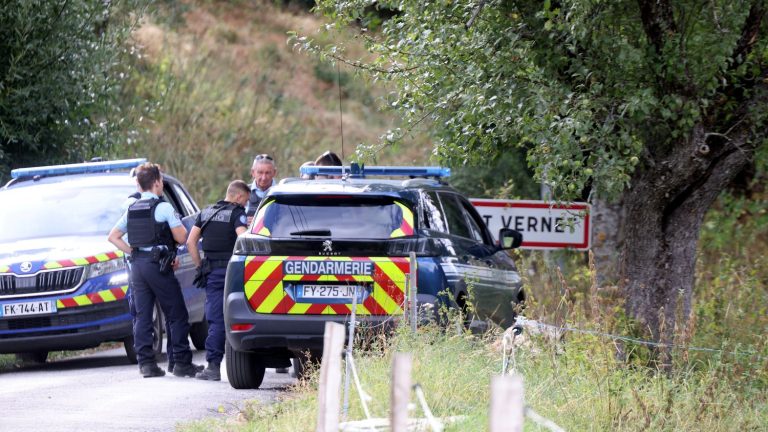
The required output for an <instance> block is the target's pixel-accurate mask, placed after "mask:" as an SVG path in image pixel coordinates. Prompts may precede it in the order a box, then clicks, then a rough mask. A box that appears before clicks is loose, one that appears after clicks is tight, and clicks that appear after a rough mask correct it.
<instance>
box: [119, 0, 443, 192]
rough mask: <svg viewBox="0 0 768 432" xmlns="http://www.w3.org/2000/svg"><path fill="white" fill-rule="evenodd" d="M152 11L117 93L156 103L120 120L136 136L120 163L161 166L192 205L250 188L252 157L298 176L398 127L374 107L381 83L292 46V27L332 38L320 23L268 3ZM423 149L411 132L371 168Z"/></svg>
mask: <svg viewBox="0 0 768 432" xmlns="http://www.w3.org/2000/svg"><path fill="white" fill-rule="evenodd" d="M169 4H170V5H174V4H176V3H175V2H169ZM154 10H155V13H154V15H152V16H149V17H148V19H147V21H146V22H145V23H144V25H143V26H142V27H141V28H140V29H139V30H138V31H137V32H136V35H135V37H136V40H137V44H138V46H139V47H140V48H141V52H142V53H143V54H142V56H141V59H140V61H139V62H138V64H137V67H136V68H134V70H133V75H132V76H131V77H130V79H129V80H128V83H127V85H126V89H125V92H124V97H125V98H127V99H130V98H137V99H142V100H149V101H152V102H153V103H152V105H151V109H150V110H148V111H146V112H136V113H131V114H132V116H128V117H131V118H132V121H134V122H135V123H136V124H139V125H141V128H140V130H141V131H142V134H141V135H140V136H138V137H136V139H135V140H134V141H133V143H132V145H131V146H128V147H126V148H123V149H121V150H120V156H131V157H133V156H143V157H147V158H149V159H151V160H153V161H155V162H159V163H161V164H162V165H163V166H164V168H165V169H166V171H168V172H170V173H172V174H173V175H175V176H177V177H178V178H179V179H180V180H182V182H184V183H185V185H186V186H187V187H188V189H190V191H191V192H192V194H193V195H194V198H196V200H198V201H200V203H201V204H205V203H208V202H211V201H214V200H216V199H220V198H221V196H222V195H223V193H224V189H225V187H226V185H227V183H228V182H229V181H231V180H233V179H235V178H241V179H244V180H246V181H249V180H250V174H249V170H250V165H251V161H252V160H253V157H254V156H255V155H257V154H260V153H269V154H271V155H272V156H274V157H275V158H276V160H277V165H278V178H283V177H292V176H297V175H298V167H299V166H300V165H301V164H302V163H303V162H305V161H308V160H314V159H315V158H316V157H317V156H319V155H320V154H322V153H323V152H324V151H326V150H332V151H335V152H336V153H338V154H340V155H342V154H343V155H344V156H345V162H346V163H348V162H350V161H351V160H354V150H355V147H356V145H357V144H359V143H363V142H375V141H378V138H379V136H380V135H382V134H383V133H384V132H385V131H386V130H387V129H389V128H391V127H394V126H395V125H396V120H395V118H394V116H393V115H392V114H391V113H387V112H384V111H382V110H381V109H380V107H381V105H382V104H383V103H379V102H378V101H379V100H383V99H382V98H383V96H384V95H385V94H386V89H385V88H382V87H381V86H376V85H372V83H370V82H367V81H365V79H364V78H363V77H362V76H360V75H359V74H357V73H355V71H354V70H351V68H350V67H348V66H343V65H342V66H340V67H339V68H338V69H337V67H336V66H334V65H330V64H327V63H321V62H320V60H319V59H317V58H316V57H312V56H311V55H308V54H306V53H299V52H294V51H292V48H291V46H290V45H288V43H287V41H288V32H289V31H291V30H297V31H300V32H302V33H306V34H311V35H315V36H316V37H318V38H320V40H321V41H323V43H331V42H332V41H330V40H328V41H324V40H323V39H322V38H327V37H329V36H328V35H327V34H326V33H322V32H318V31H317V30H318V29H319V28H320V27H321V26H322V25H323V22H322V21H320V20H319V19H318V18H315V17H311V16H310V15H303V14H295V13H293V11H292V10H291V9H290V8H289V9H284V8H281V7H279V6H277V5H276V4H275V3H273V2H270V1H266V0H265V1H254V2H240V3H237V4H232V3H230V2H226V1H213V2H210V1H205V2H191V3H185V4H184V7H183V8H181V9H179V8H172V7H171V6H167V7H163V6H159V7H157V8H156V9H154ZM169 16H170V18H169ZM360 51H361V52H363V51H364V50H363V48H362V46H361V47H360ZM339 85H340V86H341V88H340V89H339V88H338V86H339ZM124 105H126V106H133V105H137V104H129V103H126V104H124ZM340 105H341V108H342V113H340V112H339V110H340ZM342 127H343V130H344V134H343V139H344V147H343V148H342V135H341V128H342ZM430 151H431V145H429V143H428V139H427V138H426V137H425V136H423V135H416V136H415V137H414V144H413V146H411V147H408V148H400V149H398V150H397V151H394V150H392V151H390V152H389V153H387V152H385V153H383V154H382V155H380V160H379V162H382V163H389V164H398V163H413V162H414V161H416V162H418V163H421V164H423V163H424V162H425V161H426V160H427V158H428V157H429V154H430Z"/></svg>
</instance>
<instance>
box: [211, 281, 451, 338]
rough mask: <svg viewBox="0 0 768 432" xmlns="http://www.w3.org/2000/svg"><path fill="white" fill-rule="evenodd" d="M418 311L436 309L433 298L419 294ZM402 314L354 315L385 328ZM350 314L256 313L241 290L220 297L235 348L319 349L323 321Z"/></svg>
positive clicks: (343, 321)
mask: <svg viewBox="0 0 768 432" xmlns="http://www.w3.org/2000/svg"><path fill="white" fill-rule="evenodd" d="M417 303H418V304H419V305H420V309H421V310H425V308H424V305H426V304H431V305H432V306H430V307H427V308H426V309H429V310H437V298H436V297H434V296H431V295H424V294H419V297H418V300H417ZM402 318H403V315H357V316H356V319H357V320H359V321H360V322H361V323H365V326H366V327H367V328H374V329H376V330H381V331H387V330H391V329H392V328H394V327H395V326H396V325H398V323H399V322H400V320H401V319H402ZM422 319H423V317H422ZM350 320H351V315H287V314H260V313H256V312H254V311H253V309H252V308H251V307H250V305H249V303H248V301H247V300H246V298H245V295H244V294H243V293H242V292H234V293H229V294H228V295H227V297H226V298H225V300H224V322H225V325H226V329H227V331H226V332H227V341H228V342H229V343H230V344H231V345H232V348H234V349H235V350H238V351H257V350H271V349H287V350H289V351H294V352H298V351H306V350H309V351H322V348H323V335H324V333H325V323H326V322H329V321H330V322H336V323H340V324H346V323H348V322H349V321H350ZM233 324H241V325H242V324H245V325H252V326H253V327H252V328H250V329H248V330H243V331H234V330H232V325H233Z"/></svg>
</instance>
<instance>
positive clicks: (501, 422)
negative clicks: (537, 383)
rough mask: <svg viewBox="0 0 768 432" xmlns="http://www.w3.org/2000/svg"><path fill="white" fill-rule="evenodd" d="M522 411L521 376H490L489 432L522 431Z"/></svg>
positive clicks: (523, 400) (523, 407)
mask: <svg viewBox="0 0 768 432" xmlns="http://www.w3.org/2000/svg"><path fill="white" fill-rule="evenodd" d="M524 412H525V397H524V395H523V378H522V377H520V376H519V375H500V376H494V377H492V378H491V412H490V416H489V417H490V422H491V425H490V426H491V427H490V432H522V431H523V422H524V417H523V416H524Z"/></svg>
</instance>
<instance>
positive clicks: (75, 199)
mask: <svg viewBox="0 0 768 432" xmlns="http://www.w3.org/2000/svg"><path fill="white" fill-rule="evenodd" d="M134 192H136V186H133V185H130V184H129V185H126V186H125V187H122V186H120V187H116V186H98V185H97V186H92V187H86V188H84V187H82V185H81V184H79V183H78V184H77V185H75V184H67V183H66V182H62V183H52V184H40V185H35V186H27V187H19V188H16V189H14V188H11V189H7V190H4V191H2V193H0V242H10V241H17V240H27V239H34V238H45V237H59V236H84V235H103V236H106V235H107V234H108V233H109V230H110V229H112V227H113V226H114V225H115V222H117V220H118V219H119V218H120V216H121V215H122V214H123V212H124V211H125V209H126V206H125V205H124V203H125V201H126V199H127V198H128V195H130V194H132V193H134Z"/></svg>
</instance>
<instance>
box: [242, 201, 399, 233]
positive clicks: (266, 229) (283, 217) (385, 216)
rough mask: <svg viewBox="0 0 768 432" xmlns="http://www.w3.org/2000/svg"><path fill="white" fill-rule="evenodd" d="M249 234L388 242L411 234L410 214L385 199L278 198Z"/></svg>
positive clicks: (262, 210)
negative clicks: (390, 239) (384, 240)
mask: <svg viewBox="0 0 768 432" xmlns="http://www.w3.org/2000/svg"><path fill="white" fill-rule="evenodd" d="M251 232H252V233H253V234H260V235H263V236H266V237H273V238H302V237H307V238H309V237H332V238H335V239H388V238H395V237H403V236H408V235H412V234H413V212H412V211H411V210H410V208H409V207H408V206H407V205H405V204H404V203H403V202H401V201H398V200H396V199H395V198H393V197H387V196H377V197H370V196H353V195H300V196H299V195H292V196H285V197H283V196H278V197H275V198H274V199H272V200H270V201H267V202H266V203H265V204H264V206H262V207H261V208H260V209H259V212H258V213H257V214H256V218H255V221H254V224H253V227H252V229H251Z"/></svg>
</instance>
